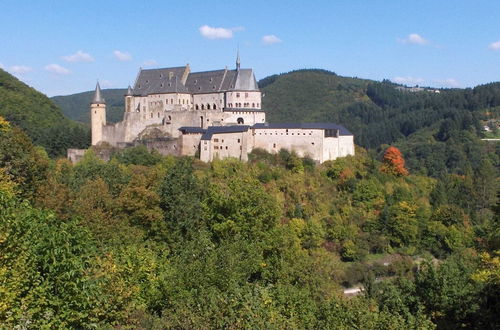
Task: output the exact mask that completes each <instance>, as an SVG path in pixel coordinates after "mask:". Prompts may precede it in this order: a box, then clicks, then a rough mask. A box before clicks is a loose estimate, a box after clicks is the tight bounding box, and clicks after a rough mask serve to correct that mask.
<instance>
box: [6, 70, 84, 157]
mask: <svg viewBox="0 0 500 330" xmlns="http://www.w3.org/2000/svg"><path fill="white" fill-rule="evenodd" d="M0 116H3V117H4V118H6V119H7V120H8V121H10V123H11V124H13V125H16V126H18V127H20V128H21V129H23V130H24V131H25V132H26V134H28V136H29V137H30V138H31V139H32V140H33V142H34V143H35V144H37V145H40V146H43V147H44V148H45V149H46V151H47V153H48V154H49V155H50V156H62V155H65V154H66V150H67V149H68V148H84V147H86V146H88V144H89V141H90V134H89V130H88V129H87V128H86V127H85V126H83V125H81V124H77V123H75V122H72V121H71V120H68V119H67V118H65V117H64V116H63V114H62V113H61V110H60V109H59V108H58V107H57V106H56V105H55V104H54V103H53V102H52V101H51V100H50V99H49V98H47V97H46V96H45V95H43V94H42V93H40V92H38V91H36V90H35V89H33V88H31V87H29V86H27V85H25V84H24V83H22V82H20V81H19V80H18V79H16V78H15V77H13V76H12V75H10V74H8V73H7V72H5V71H3V70H2V69H0Z"/></svg>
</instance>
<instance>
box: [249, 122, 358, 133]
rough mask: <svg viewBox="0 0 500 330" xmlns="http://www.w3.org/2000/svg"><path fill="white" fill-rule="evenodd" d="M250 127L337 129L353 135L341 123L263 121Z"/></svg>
mask: <svg viewBox="0 0 500 330" xmlns="http://www.w3.org/2000/svg"><path fill="white" fill-rule="evenodd" d="M252 128H256V129H277V128H281V129H283V128H289V129H300V128H302V129H338V130H339V131H340V132H339V133H340V135H353V134H352V133H351V132H349V130H348V129H347V128H345V127H344V126H342V125H338V124H334V123H300V124H299V123H275V124H270V123H263V124H255V125H253V126H252Z"/></svg>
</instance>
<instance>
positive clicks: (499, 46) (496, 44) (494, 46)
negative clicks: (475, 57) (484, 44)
mask: <svg viewBox="0 0 500 330" xmlns="http://www.w3.org/2000/svg"><path fill="white" fill-rule="evenodd" d="M488 48H489V49H491V50H500V40H499V41H495V42H492V43H491V44H489V45H488Z"/></svg>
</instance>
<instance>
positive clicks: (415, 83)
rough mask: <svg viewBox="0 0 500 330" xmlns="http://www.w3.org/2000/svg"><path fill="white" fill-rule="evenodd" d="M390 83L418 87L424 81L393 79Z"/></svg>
mask: <svg viewBox="0 0 500 330" xmlns="http://www.w3.org/2000/svg"><path fill="white" fill-rule="evenodd" d="M392 81H394V82H395V83H398V84H402V85H419V84H422V83H423V82H424V81H425V80H424V79H423V78H417V77H394V78H392Z"/></svg>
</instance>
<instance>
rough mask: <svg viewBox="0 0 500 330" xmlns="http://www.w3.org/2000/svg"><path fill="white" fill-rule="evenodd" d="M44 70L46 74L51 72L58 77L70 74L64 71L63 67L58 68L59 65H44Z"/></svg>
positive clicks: (66, 70)
mask: <svg viewBox="0 0 500 330" xmlns="http://www.w3.org/2000/svg"><path fill="white" fill-rule="evenodd" d="M44 69H45V70H46V71H48V72H52V73H55V74H59V75H65V74H70V73H71V71H69V70H68V69H66V68H65V67H63V66H60V65H59V64H49V65H46V66H45V67H44Z"/></svg>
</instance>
